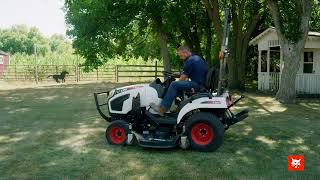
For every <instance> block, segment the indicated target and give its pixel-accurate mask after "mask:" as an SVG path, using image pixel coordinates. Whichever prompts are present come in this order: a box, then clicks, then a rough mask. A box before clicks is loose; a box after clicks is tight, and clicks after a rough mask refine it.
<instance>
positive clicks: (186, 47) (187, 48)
mask: <svg viewBox="0 0 320 180" xmlns="http://www.w3.org/2000/svg"><path fill="white" fill-rule="evenodd" d="M178 51H187V52H191V51H190V48H189V46H186V45H183V46H180V47H179V48H178Z"/></svg>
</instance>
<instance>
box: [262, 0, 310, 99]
mask: <svg viewBox="0 0 320 180" xmlns="http://www.w3.org/2000/svg"><path fill="white" fill-rule="evenodd" d="M267 2H268V5H269V8H270V10H271V13H272V18H273V20H274V24H275V26H276V31H277V35H278V37H279V41H280V45H281V51H282V55H283V69H282V71H281V77H280V87H279V90H278V92H277V94H276V99H277V100H278V101H279V102H281V103H286V104H290V103H295V98H296V90H295V89H296V88H295V87H296V86H295V81H296V76H297V72H298V70H299V67H300V63H299V62H300V60H301V56H302V52H303V49H304V46H305V43H306V39H307V36H308V32H309V20H310V17H311V10H312V2H311V1H310V0H297V2H296V3H297V4H299V6H300V7H301V9H300V8H299V9H297V12H299V13H301V14H300V15H301V22H296V23H300V29H301V31H302V37H301V38H300V40H298V41H297V42H292V41H290V40H288V39H287V38H286V37H285V36H284V34H282V32H281V26H280V23H281V22H280V14H279V7H278V4H277V2H276V1H274V0H268V1H267Z"/></svg>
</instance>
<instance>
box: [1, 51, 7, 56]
mask: <svg viewBox="0 0 320 180" xmlns="http://www.w3.org/2000/svg"><path fill="white" fill-rule="evenodd" d="M0 55H5V56H8V55H9V54H8V53H5V52H4V51H1V50H0Z"/></svg>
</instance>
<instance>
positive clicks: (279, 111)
mask: <svg viewBox="0 0 320 180" xmlns="http://www.w3.org/2000/svg"><path fill="white" fill-rule="evenodd" d="M123 85H125V84H110V83H109V84H107V83H102V84H88V85H66V86H59V87H55V88H52V87H48V88H36V89H21V90H15V91H1V92H0V93H1V94H6V96H2V95H1V97H0V115H1V116H0V117H1V119H0V172H2V173H1V175H0V177H1V178H5V179H6V178H23V179H40V178H41V179H65V178H68V179H69V178H70V179H78V178H80V179H87V178H101V179H213V178H218V179H260V178H262V179H279V178H281V179H282V178H293V179H301V178H316V177H317V176H319V173H318V172H320V169H319V166H317V164H318V162H317V161H318V160H319V159H320V156H319V154H318V153H317V152H319V151H320V145H319V144H320V143H319V139H320V137H319V133H317V132H318V129H319V126H320V125H319V123H318V120H319V119H320V115H319V113H317V112H319V111H320V102H318V101H302V102H300V103H298V104H297V105H290V106H283V105H281V104H278V103H277V102H275V101H274V100H273V99H272V98H271V97H269V96H265V95H256V94H247V98H246V99H245V101H243V102H241V103H240V104H239V107H250V109H251V111H250V116H249V118H247V119H246V120H245V121H243V122H241V123H239V124H237V125H234V126H233V127H231V128H230V129H229V130H228V131H227V132H226V133H225V139H224V144H223V145H222V146H221V147H220V149H218V150H217V151H216V152H213V153H202V152H195V151H190V150H187V151H186V150H181V149H165V150H163V149H144V148H141V147H138V146H125V147H121V146H111V145H108V144H106V142H105V138H104V131H105V128H106V126H107V123H106V122H105V121H104V120H102V119H101V118H100V117H99V115H98V113H97V111H96V109H95V105H94V101H93V97H92V93H93V92H98V91H105V90H108V89H111V88H113V87H115V86H123ZM235 110H237V108H235ZM290 154H303V155H305V159H306V160H305V162H306V164H305V169H306V170H305V172H302V173H292V172H288V171H287V156H288V155H290Z"/></svg>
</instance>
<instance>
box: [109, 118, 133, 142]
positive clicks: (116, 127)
mask: <svg viewBox="0 0 320 180" xmlns="http://www.w3.org/2000/svg"><path fill="white" fill-rule="evenodd" d="M128 132H129V125H128V123H126V122H125V121H121V120H117V121H113V122H111V124H110V125H109V126H108V128H107V130H106V138H107V141H108V142H109V143H110V144H114V145H124V144H126V141H127V137H128V136H127V135H128Z"/></svg>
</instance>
